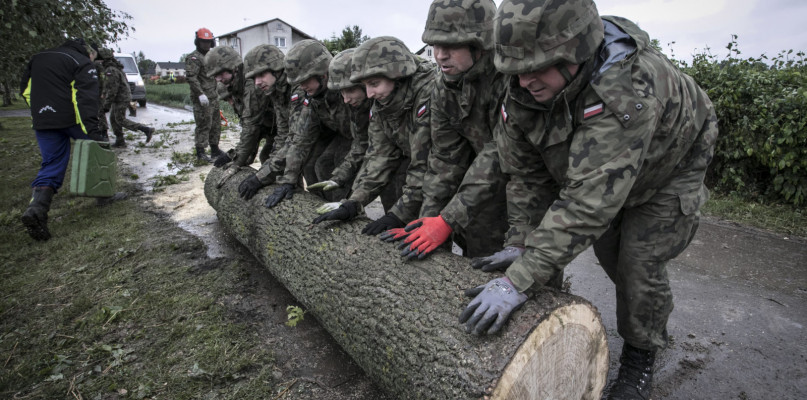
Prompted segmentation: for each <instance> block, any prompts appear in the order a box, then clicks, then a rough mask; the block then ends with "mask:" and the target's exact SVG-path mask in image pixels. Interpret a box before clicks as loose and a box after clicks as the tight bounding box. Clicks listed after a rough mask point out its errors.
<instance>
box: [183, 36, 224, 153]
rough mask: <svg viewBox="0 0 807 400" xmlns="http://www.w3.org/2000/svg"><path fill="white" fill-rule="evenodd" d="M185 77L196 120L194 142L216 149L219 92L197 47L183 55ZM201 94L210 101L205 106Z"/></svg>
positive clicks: (203, 146) (218, 124)
mask: <svg viewBox="0 0 807 400" xmlns="http://www.w3.org/2000/svg"><path fill="white" fill-rule="evenodd" d="M211 51H212V50H211ZM208 53H209V52H208ZM185 77H186V79H187V80H188V86H189V87H190V89H191V96H190V97H191V103H193V120H194V121H195V122H196V129H195V130H194V136H193V137H194V144H195V145H196V148H197V149H198V148H202V149H204V148H207V146H208V145H210V146H211V150H212V149H216V148H218V145H219V140H220V139H221V122H220V120H221V117H220V115H219V114H220V113H219V102H218V97H219V94H218V91H216V79H214V78H213V77H211V76H208V74H207V69H206V67H205V55H204V54H202V52H201V51H199V49H198V48H197V49H196V50H194V51H193V52H192V53H191V54H188V55H187V56H185ZM203 94H204V95H205V96H207V99H208V101H210V103H209V104H208V105H207V106H204V105H202V103H201V102H200V101H199V96H201V95H203Z"/></svg>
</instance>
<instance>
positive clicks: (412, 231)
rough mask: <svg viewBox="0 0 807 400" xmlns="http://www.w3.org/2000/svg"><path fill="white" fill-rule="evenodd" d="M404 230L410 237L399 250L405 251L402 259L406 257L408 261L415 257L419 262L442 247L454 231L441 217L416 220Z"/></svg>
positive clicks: (402, 252)
mask: <svg viewBox="0 0 807 400" xmlns="http://www.w3.org/2000/svg"><path fill="white" fill-rule="evenodd" d="M404 230H405V231H406V232H409V235H408V236H407V237H406V239H404V241H403V243H401V245H400V246H398V248H399V249H403V251H401V257H406V259H407V260H411V259H413V258H415V257H417V258H418V260H422V259H424V258H426V256H427V255H429V253H431V252H432V251H434V250H435V249H436V248H438V247H440V245H441V244H443V243H444V242H445V241H446V240H447V239H448V237H449V236H451V232H453V231H454V230H453V229H451V227H450V226H448V224H447V223H446V220H444V219H443V217H441V216H439V215H438V216H436V217H424V218H420V219H416V220H414V221H412V222H410V223H409V225H407V226H406V228H404Z"/></svg>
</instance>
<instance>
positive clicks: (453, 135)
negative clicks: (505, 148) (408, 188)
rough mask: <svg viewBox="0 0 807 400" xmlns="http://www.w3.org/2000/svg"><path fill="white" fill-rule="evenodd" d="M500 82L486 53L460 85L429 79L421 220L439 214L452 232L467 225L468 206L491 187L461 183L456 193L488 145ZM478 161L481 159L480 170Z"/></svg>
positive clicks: (502, 87) (500, 93) (501, 90)
mask: <svg viewBox="0 0 807 400" xmlns="http://www.w3.org/2000/svg"><path fill="white" fill-rule="evenodd" d="M506 82H507V81H506V79H505V76H504V74H501V73H499V72H497V71H496V68H495V67H494V66H493V57H492V55H491V54H488V53H486V54H483V56H482V58H480V59H479V60H478V61H477V62H476V63H475V64H474V66H473V67H471V69H469V70H468V71H467V72H466V73H465V74H464V76H463V78H462V80H461V81H459V82H456V83H454V82H450V81H447V80H446V79H437V80H436V81H435V90H434V94H433V95H432V99H433V101H432V110H431V112H432V116H431V123H432V132H431V139H432V147H431V151H430V153H429V163H428V165H429V168H428V170H427V171H426V174H425V176H424V177H423V207H422V208H421V211H420V216H421V217H434V216H437V215H442V216H443V218H444V219H445V220H446V222H448V224H449V225H452V226H453V227H454V228H455V229H456V228H457V226H467V224H468V222H469V219H470V213H471V206H472V205H474V204H477V203H478V202H480V201H482V199H483V198H488V197H490V196H489V194H491V193H490V188H491V187H492V186H491V185H470V184H466V185H465V186H464V187H463V191H462V193H458V189H459V187H460V183H461V182H462V181H463V177H464V176H465V174H466V172H469V168H470V167H471V163H472V162H474V160H475V159H476V157H477V155H478V154H480V152H481V151H482V149H483V147H484V146H485V145H486V144H487V143H492V142H493V129H494V127H495V126H496V123H497V121H498V117H499V105H500V104H501V101H502V98H503V96H504V93H505V84H506ZM494 147H495V145H491V146H490V148H491V150H492V151H491V154H489V155H490V156H495V148H494ZM488 162H490V160H489V161H488ZM481 163H482V160H480V166H481V165H482V164H481ZM480 172H481V173H483V174H489V173H490V170H488V169H484V168H483V169H482V170H481V171H480ZM500 175H501V174H500ZM501 178H502V179H503V176H502V177H501ZM498 187H502V188H503V186H502V185H499V186H498Z"/></svg>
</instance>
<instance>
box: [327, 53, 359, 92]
mask: <svg viewBox="0 0 807 400" xmlns="http://www.w3.org/2000/svg"><path fill="white" fill-rule="evenodd" d="M355 51H356V49H347V50H343V51H340V52H339V54H337V55H335V56H334V57H333V60H331V65H330V66H329V67H328V89H330V90H342V89H347V88H352V87H353V86H358V84H356V83H353V82H351V81H350V66H351V64H352V63H351V60H352V59H353V53H354V52H355Z"/></svg>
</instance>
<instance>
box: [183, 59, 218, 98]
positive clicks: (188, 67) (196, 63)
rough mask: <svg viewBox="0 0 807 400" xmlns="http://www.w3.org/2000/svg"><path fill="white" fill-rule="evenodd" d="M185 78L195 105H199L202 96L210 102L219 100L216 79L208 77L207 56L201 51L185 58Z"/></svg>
mask: <svg viewBox="0 0 807 400" xmlns="http://www.w3.org/2000/svg"><path fill="white" fill-rule="evenodd" d="M185 78H186V79H187V80H188V86H190V88H191V101H192V102H193V103H194V104H198V103H199V96H201V95H202V94H204V95H205V96H207V99H208V100H210V101H214V100H216V99H218V98H219V94H218V92H216V78H214V77H208V76H207V71H205V55H204V54H202V53H201V52H200V51H199V50H194V51H193V53H191V54H188V55H187V56H185Z"/></svg>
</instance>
